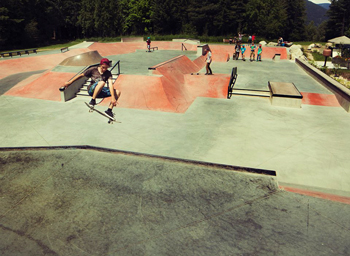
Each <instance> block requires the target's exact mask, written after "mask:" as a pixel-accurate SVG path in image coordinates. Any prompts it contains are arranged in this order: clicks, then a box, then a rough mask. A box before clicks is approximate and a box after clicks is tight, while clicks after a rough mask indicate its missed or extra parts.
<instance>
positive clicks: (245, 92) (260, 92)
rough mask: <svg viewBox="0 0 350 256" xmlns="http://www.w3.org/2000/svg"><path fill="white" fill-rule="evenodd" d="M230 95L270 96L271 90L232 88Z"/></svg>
mask: <svg viewBox="0 0 350 256" xmlns="http://www.w3.org/2000/svg"><path fill="white" fill-rule="evenodd" d="M232 95H241V96H253V97H270V96H271V92H270V91H265V90H250V89H233V90H232Z"/></svg>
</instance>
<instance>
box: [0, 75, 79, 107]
mask: <svg viewBox="0 0 350 256" xmlns="http://www.w3.org/2000/svg"><path fill="white" fill-rule="evenodd" d="M73 76H74V74H72V73H61V72H50V71H48V72H45V73H44V74H38V75H33V76H31V77H28V78H27V79H25V80H23V81H21V82H19V83H18V84H16V85H15V86H14V87H13V88H11V89H10V90H8V91H7V92H6V93H5V95H9V96H16V97H24V98H32V99H43V100H52V101H61V95H60V93H59V88H60V87H61V86H62V85H63V83H64V82H65V81H68V80H69V79H71V78H72V77H73Z"/></svg>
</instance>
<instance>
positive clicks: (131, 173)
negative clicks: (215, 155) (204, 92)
mask: <svg viewBox="0 0 350 256" xmlns="http://www.w3.org/2000/svg"><path fill="white" fill-rule="evenodd" d="M0 163H1V166H3V167H4V168H1V170H0V194H1V200H0V209H1V210H0V229H1V232H0V254H2V255H193V252H194V251H195V252H196V253H197V254H196V255H218V254H221V255H231V254H233V255H256V254H268V253H273V254H276V255H286V254H287V255H302V254H305V255H313V254H317V255H345V254H347V252H348V251H349V249H350V248H349V245H348V239H347V238H348V236H349V225H350V220H349V218H348V217H347V216H348V215H349V213H350V206H349V205H345V204H340V203H334V202H331V201H325V200H321V199H315V198H310V197H305V196H300V195H295V194H292V193H289V192H284V191H281V190H278V187H277V183H276V181H275V178H274V177H270V176H262V175H253V174H249V173H241V172H235V171H233V170H232V169H237V170H240V168H239V167H232V168H227V169H226V168H225V167H224V166H221V167H220V166H205V165H198V164H196V163H191V162H187V163H186V162H183V161H175V160H170V159H162V158H160V157H157V158H154V157H148V156H143V155H134V154H132V153H114V152H103V151H93V150H82V149H65V150H63V149H60V150H27V151H26V150H2V151H0ZM320 244H322V246H320Z"/></svg>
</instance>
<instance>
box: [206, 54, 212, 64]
mask: <svg viewBox="0 0 350 256" xmlns="http://www.w3.org/2000/svg"><path fill="white" fill-rule="evenodd" d="M210 62H211V52H208V55H207V63H210Z"/></svg>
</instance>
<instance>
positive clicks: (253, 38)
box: [252, 34, 255, 43]
mask: <svg viewBox="0 0 350 256" xmlns="http://www.w3.org/2000/svg"><path fill="white" fill-rule="evenodd" d="M254 42H255V35H254V34H253V35H252V43H254Z"/></svg>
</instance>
